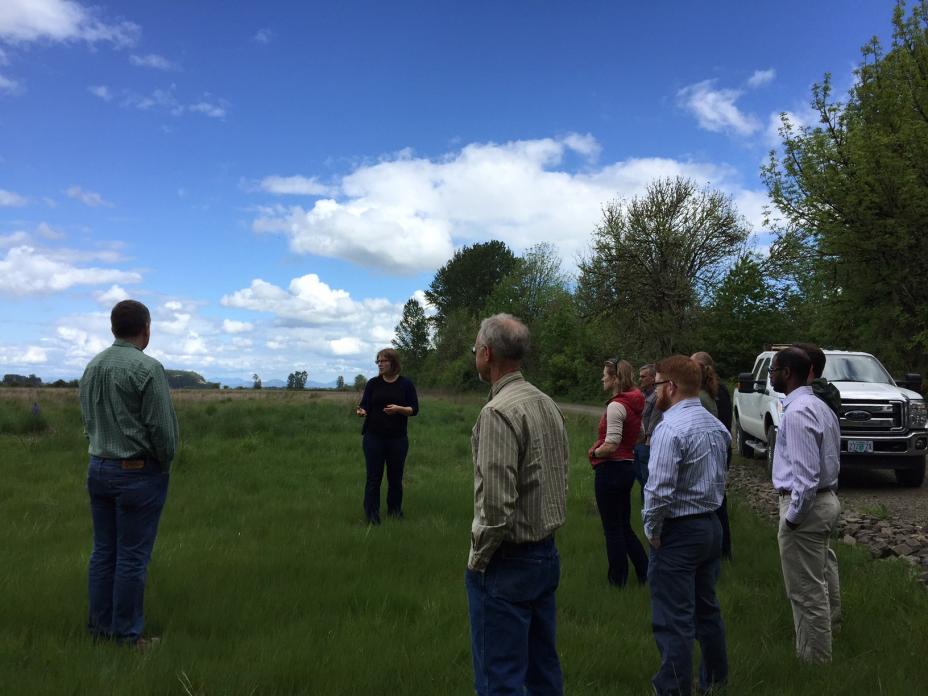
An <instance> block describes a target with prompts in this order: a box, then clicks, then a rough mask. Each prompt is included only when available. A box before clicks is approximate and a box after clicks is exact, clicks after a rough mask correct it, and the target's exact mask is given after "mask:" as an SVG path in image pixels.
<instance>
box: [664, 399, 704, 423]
mask: <svg viewBox="0 0 928 696" xmlns="http://www.w3.org/2000/svg"><path fill="white" fill-rule="evenodd" d="M693 406H702V403H701V402H700V401H699V397H698V396H691V397H689V398H687V399H682V400H681V401H678V402H677V403H675V404H674V405H673V406H671V407H670V408H668V409H667V410H666V411H664V418H666V417H667V416H669V415H670V414H671V413H672V412H673V411H677V410H678V409H679V410H680V411H682V410H683V409H687V408H692V407H693Z"/></svg>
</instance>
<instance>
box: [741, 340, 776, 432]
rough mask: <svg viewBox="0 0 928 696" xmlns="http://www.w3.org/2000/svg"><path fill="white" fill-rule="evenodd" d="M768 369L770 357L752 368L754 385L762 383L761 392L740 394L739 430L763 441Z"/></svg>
mask: <svg viewBox="0 0 928 696" xmlns="http://www.w3.org/2000/svg"><path fill="white" fill-rule="evenodd" d="M769 368H770V357H765V358H761V359H759V360H758V361H757V364H756V365H755V366H754V381H755V383H757V382H760V383H763V385H764V386H763V389H762V390H761V391H759V392H758V391H755V392H753V393H751V394H742V395H741V396H742V401H741V403H742V404H743V406H742V411H741V414H740V415H741V429H742V430H744V432H746V433H748V434H749V435H752V436H754V437H759V438H761V439H764V403H765V402H766V399H767V395H766V394H765V393H764V392H765V391H766V384H767V372H768V370H769Z"/></svg>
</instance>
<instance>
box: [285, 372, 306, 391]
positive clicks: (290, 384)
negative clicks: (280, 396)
mask: <svg viewBox="0 0 928 696" xmlns="http://www.w3.org/2000/svg"><path fill="white" fill-rule="evenodd" d="M308 378H309V373H308V372H307V371H306V370H297V371H295V372H291V373H290V374H289V375H287V389H305V388H306V380H307V379H308Z"/></svg>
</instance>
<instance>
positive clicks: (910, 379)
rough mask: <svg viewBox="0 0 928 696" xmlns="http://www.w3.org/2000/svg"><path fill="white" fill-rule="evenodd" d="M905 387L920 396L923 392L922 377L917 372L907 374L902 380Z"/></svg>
mask: <svg viewBox="0 0 928 696" xmlns="http://www.w3.org/2000/svg"><path fill="white" fill-rule="evenodd" d="M902 381H903V385H902V386H904V387H905V388H906V389H911V390H912V391H917V392H918V393H919V394H920V393H921V391H922V376H921V375H920V374H918V373H917V372H906V373H905V376H904V377H903V378H902Z"/></svg>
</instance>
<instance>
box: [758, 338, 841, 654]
mask: <svg viewBox="0 0 928 696" xmlns="http://www.w3.org/2000/svg"><path fill="white" fill-rule="evenodd" d="M811 368H812V361H811V360H810V359H809V356H808V355H807V354H806V352H805V351H803V350H800V349H799V348H796V347H790V348H785V349H783V350H781V351H780V352H778V353H777V354H776V355H774V356H773V361H772V363H771V366H770V383H771V385H772V386H773V388H774V389H775V390H776V391H778V392H782V393H783V394H786V398H785V399H784V400H783V416H782V418H781V419H780V427H779V429H778V431H777V444H776V448H775V449H774V452H773V486H774V488H776V489H777V492H779V494H780V528H779V531H778V533H777V541H778V543H779V547H780V565H781V566H782V569H783V582H784V584H785V585H786V595H787V597H789V601H790V604H791V605H792V609H793V625H794V627H795V630H796V654H797V655H798V656H799V658H800V659H802V660H803V661H805V662H813V663H821V662H830V661H831V631H832V625H831V606H830V602H829V590H828V588H829V585H828V579H827V575H828V572H829V569H828V566H829V545H828V539H829V537H830V536H831V530H832V529H833V528H834V526H835V523H836V522H837V520H838V515H839V514H840V513H841V504H840V503H839V502H838V496H837V495H836V491H837V487H838V473H839V471H840V451H841V428H840V426H839V424H838V418H837V416H836V415H835V413H834V411H832V410H831V408H830V407H829V406H828V404H827V403H826V402H825V401H824V400H823V399H820V398H818V397H817V396H816V395H815V394H814V392H813V391H812V387H810V386H807V384H806V383H807V382H808V380H809V373H810V370H811ZM834 570H835V571H836V570H837V567H835V568H834Z"/></svg>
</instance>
